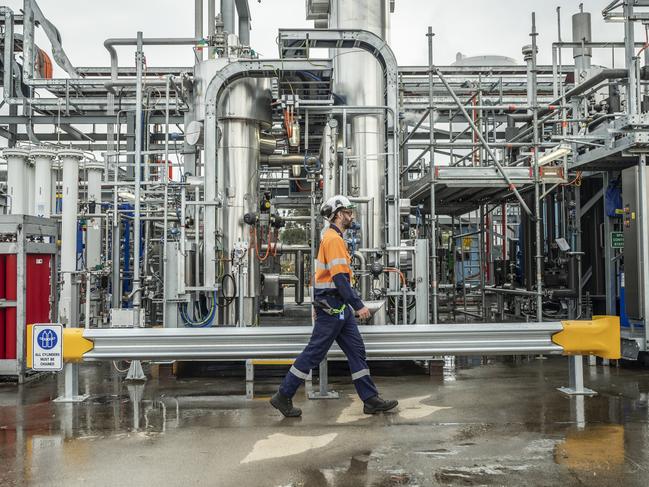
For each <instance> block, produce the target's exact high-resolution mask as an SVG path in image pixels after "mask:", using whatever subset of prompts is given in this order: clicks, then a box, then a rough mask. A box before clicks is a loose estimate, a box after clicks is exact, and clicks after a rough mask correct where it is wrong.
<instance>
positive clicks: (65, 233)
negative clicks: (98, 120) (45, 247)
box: [57, 149, 87, 402]
mask: <svg viewBox="0 0 649 487" xmlns="http://www.w3.org/2000/svg"><path fill="white" fill-rule="evenodd" d="M59 157H60V158H61V165H62V166H63V182H62V191H61V194H62V201H61V206H62V217H61V281H62V282H63V284H62V286H61V293H60V295H59V321H60V322H61V323H63V324H64V325H65V326H66V327H67V328H78V327H79V316H78V296H76V286H75V284H74V280H75V275H74V273H75V272H76V271H77V212H78V206H79V161H81V160H82V159H83V152H82V151H79V150H75V149H67V150H63V151H60V152H59ZM63 373H64V375H65V390H64V394H63V396H61V397H59V398H58V399H57V401H60V402H78V401H83V400H84V399H85V398H86V397H87V396H79V366H78V365H77V364H73V363H67V364H65V365H64V368H63Z"/></svg>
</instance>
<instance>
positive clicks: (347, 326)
mask: <svg viewBox="0 0 649 487" xmlns="http://www.w3.org/2000/svg"><path fill="white" fill-rule="evenodd" d="M353 208H354V205H352V203H351V202H350V201H349V199H348V198H347V197H345V196H341V195H337V196H334V197H332V198H330V199H329V200H327V201H326V202H325V203H324V204H323V206H322V209H321V214H322V216H324V217H325V218H326V219H327V220H329V223H330V225H329V228H327V229H326V230H325V231H324V232H323V235H322V241H321V242H320V249H319V251H318V258H317V259H316V261H315V281H314V286H313V287H314V289H313V306H314V316H315V324H314V327H313V332H312V334H311V338H310V340H309V343H308V344H307V346H306V348H305V349H304V350H303V351H302V353H301V354H300V355H299V356H298V357H297V359H295V362H294V363H293V366H292V367H291V369H290V370H289V372H288V373H287V374H286V377H285V378H284V380H283V382H282V384H281V386H280V387H279V390H278V391H277V393H276V394H275V395H274V396H273V397H272V398H271V400H270V403H271V404H272V406H273V407H275V408H276V409H278V410H279V411H280V412H281V413H282V414H283V415H284V416H286V417H298V416H301V415H302V411H301V410H300V409H299V408H297V407H295V406H293V400H292V398H293V396H294V395H295V392H296V391H297V389H298V388H299V387H300V384H302V383H303V382H304V380H305V379H306V378H307V376H308V375H309V372H310V371H311V369H313V368H315V367H316V366H317V365H318V364H319V363H320V362H322V360H324V359H325V357H326V356H327V352H328V351H329V348H330V347H331V345H332V344H333V342H334V340H335V341H336V343H338V346H339V347H340V349H341V350H342V351H343V352H344V353H345V355H346V356H347V361H348V363H349V369H350V372H351V375H352V381H353V382H354V386H355V387H356V392H357V393H358V395H359V397H360V398H361V400H362V401H363V403H364V405H363V412H364V413H365V414H376V413H379V412H383V411H389V410H391V409H393V408H395V407H396V406H397V405H398V402H397V401H394V400H384V399H382V398H381V397H380V396H379V393H378V391H377V389H376V386H375V385H374V381H373V380H372V378H371V377H370V370H369V368H368V366H367V362H366V361H365V344H364V343H363V338H362V337H361V334H360V332H359V331H358V325H357V323H356V319H355V318H354V311H355V312H356V313H357V314H358V317H359V318H360V319H362V320H366V319H368V318H370V317H371V315H370V311H369V309H367V307H366V306H365V304H363V301H361V299H360V297H359V296H358V294H357V293H356V291H354V289H353V288H352V286H351V277H352V270H351V257H350V255H349V252H348V250H347V244H346V243H345V241H344V240H343V232H345V231H346V230H347V229H349V228H350V226H351V225H352V222H353V221H354V212H353Z"/></svg>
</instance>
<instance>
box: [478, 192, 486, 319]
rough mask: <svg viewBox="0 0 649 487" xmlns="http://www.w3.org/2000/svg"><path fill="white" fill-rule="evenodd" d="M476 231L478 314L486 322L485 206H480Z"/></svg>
mask: <svg viewBox="0 0 649 487" xmlns="http://www.w3.org/2000/svg"><path fill="white" fill-rule="evenodd" d="M477 230H478V232H480V233H479V234H478V272H479V273H480V294H481V301H480V303H481V304H480V312H481V314H482V319H483V321H486V320H487V313H486V312H485V311H486V302H487V296H486V294H485V284H486V282H485V267H486V266H485V263H486V261H487V259H486V255H485V254H486V252H485V245H486V236H487V235H486V227H485V206H484V205H480V221H479V222H478V224H477Z"/></svg>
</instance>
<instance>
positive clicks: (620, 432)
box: [554, 425, 625, 472]
mask: <svg viewBox="0 0 649 487" xmlns="http://www.w3.org/2000/svg"><path fill="white" fill-rule="evenodd" d="M554 460H555V462H556V463H558V464H559V465H564V466H566V467H568V468H569V469H570V470H573V471H578V472H579V471H581V472H598V471H609V470H613V469H618V468H620V466H621V465H623V464H624V460H625V455H624V427H623V426H621V425H597V426H589V427H588V428H587V429H584V430H571V431H569V432H568V433H567V435H566V439H565V440H564V441H562V442H560V443H558V444H557V445H556V447H555V449H554Z"/></svg>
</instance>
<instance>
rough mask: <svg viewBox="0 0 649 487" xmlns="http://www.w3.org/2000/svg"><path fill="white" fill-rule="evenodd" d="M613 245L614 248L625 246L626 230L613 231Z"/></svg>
mask: <svg viewBox="0 0 649 487" xmlns="http://www.w3.org/2000/svg"><path fill="white" fill-rule="evenodd" d="M611 247H612V248H614V249H623V248H624V232H611Z"/></svg>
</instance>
